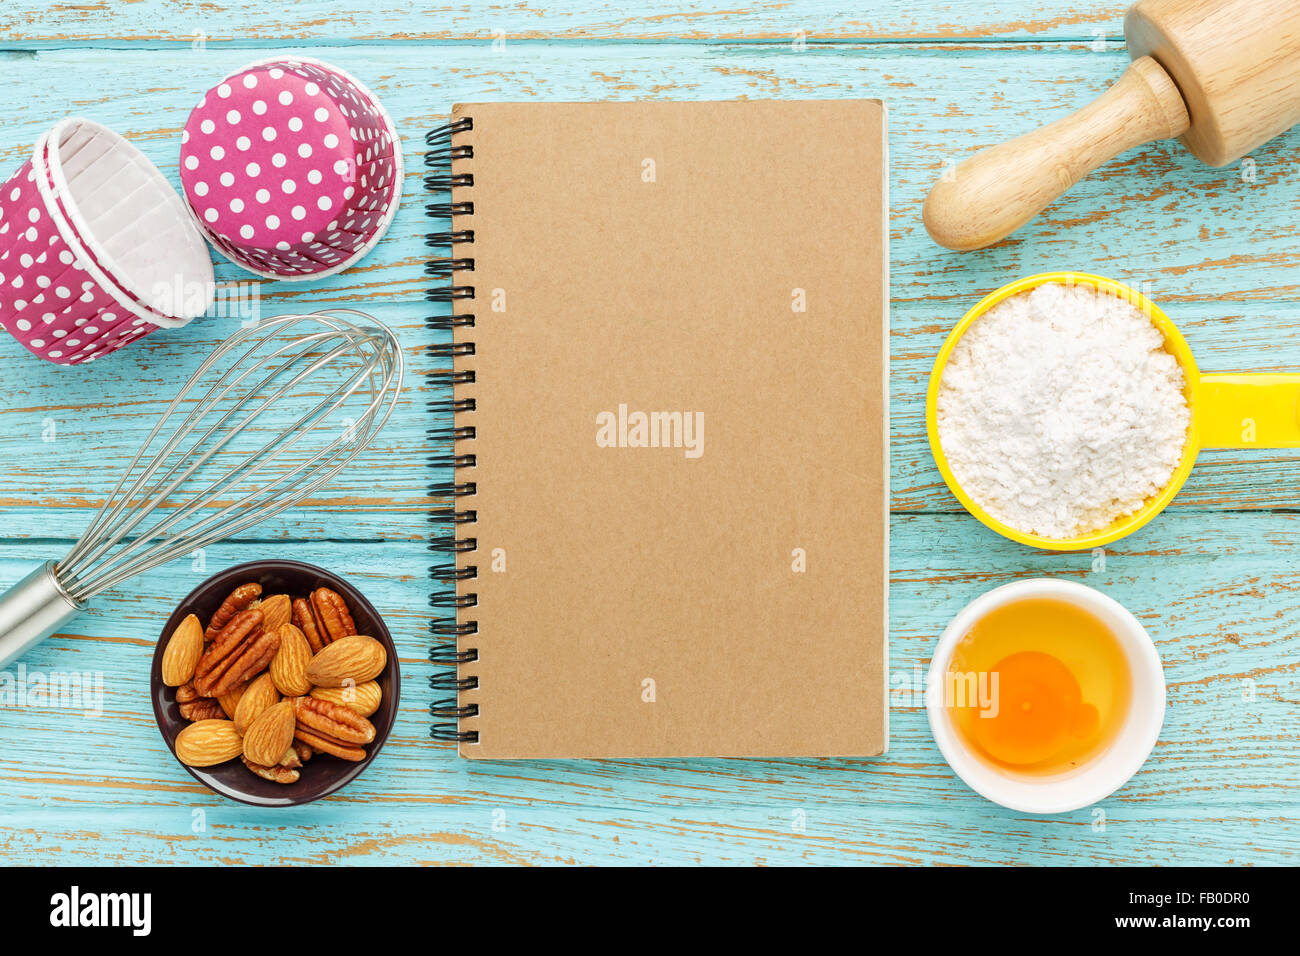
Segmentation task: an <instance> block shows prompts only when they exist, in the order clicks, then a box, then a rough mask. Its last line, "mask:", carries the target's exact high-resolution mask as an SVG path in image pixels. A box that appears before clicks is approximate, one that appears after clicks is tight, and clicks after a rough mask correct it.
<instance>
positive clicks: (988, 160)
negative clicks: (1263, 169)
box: [921, 56, 1190, 252]
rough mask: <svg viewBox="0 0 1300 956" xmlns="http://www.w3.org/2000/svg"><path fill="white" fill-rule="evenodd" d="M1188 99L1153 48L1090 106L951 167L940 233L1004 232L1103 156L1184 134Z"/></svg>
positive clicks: (987, 240)
mask: <svg viewBox="0 0 1300 956" xmlns="http://www.w3.org/2000/svg"><path fill="white" fill-rule="evenodd" d="M1189 125H1190V119H1189V117H1188V114H1187V106H1186V104H1185V103H1184V102H1183V97H1182V94H1181V93H1179V92H1178V87H1177V85H1176V84H1175V83H1174V81H1173V80H1172V79H1171V78H1170V77H1169V74H1168V73H1166V72H1165V70H1164V68H1163V67H1162V66H1161V65H1160V64H1159V63H1157V62H1156V61H1155V60H1154V59H1152V58H1151V57H1149V56H1144V57H1140V58H1138V59H1136V60H1134V61H1133V62H1132V64H1130V65H1129V68H1128V69H1127V70H1125V71H1124V75H1123V76H1121V77H1120V79H1119V81H1118V82H1117V83H1116V84H1115V85H1114V86H1112V87H1111V88H1110V89H1109V90H1107V91H1106V92H1105V93H1103V94H1102V95H1101V96H1100V97H1099V98H1098V99H1097V100H1095V101H1093V102H1092V103H1090V104H1089V105H1087V106H1085V107H1084V108H1083V109H1081V110H1079V111H1078V112H1077V113H1074V114H1073V115H1072V116H1067V117H1065V118H1064V119H1060V120H1057V121H1056V122H1055V123H1052V124H1051V125H1049V126H1044V127H1043V128H1042V129H1038V130H1035V131H1034V132H1032V133H1027V134H1025V135H1024V136H1021V137H1020V138H1019V139H1013V140H1011V141H1010V142H1008V143H1001V144H999V145H997V146H991V147H989V148H988V149H985V150H981V151H980V152H978V153H976V154H975V155H974V156H972V157H970V158H969V159H967V160H966V161H964V162H963V163H961V164H960V165H959V166H958V167H957V168H956V170H953V171H950V172H949V173H946V174H945V175H944V176H943V177H942V178H941V179H940V181H939V182H938V183H936V184H935V186H934V188H933V189H931V190H930V195H929V196H927V197H926V200H925V206H924V208H923V209H922V213H921V215H922V218H923V219H924V221H925V228H926V230H927V231H928V232H929V233H930V235H931V236H932V237H933V238H934V241H935V242H937V243H939V245H941V246H945V247H947V248H949V249H956V250H958V251H961V252H966V251H969V250H972V249H982V248H983V247H985V246H989V245H992V244H993V243H995V242H997V241H999V240H1001V239H1005V238H1006V237H1007V236H1009V235H1010V234H1011V233H1013V232H1015V231H1016V230H1017V229H1019V228H1020V227H1021V226H1023V225H1024V224H1025V223H1027V222H1028V221H1029V220H1030V219H1033V218H1034V217H1035V216H1037V215H1038V214H1039V213H1040V212H1042V211H1043V209H1045V208H1046V207H1047V206H1048V205H1049V204H1050V203H1051V202H1052V201H1053V200H1055V199H1056V198H1057V197H1059V196H1060V195H1061V194H1062V193H1063V192H1065V191H1066V190H1067V189H1069V188H1070V187H1071V186H1073V185H1074V184H1075V183H1077V182H1078V181H1079V180H1080V179H1082V178H1083V177H1084V176H1086V175H1088V173H1090V172H1092V171H1093V170H1094V169H1096V168H1097V167H1098V166H1100V165H1101V164H1102V163H1104V162H1106V161H1107V160H1109V159H1111V158H1113V157H1115V156H1118V155H1119V154H1120V153H1122V152H1124V151H1125V150H1129V149H1132V148H1133V147H1135V146H1141V145H1142V144H1143V143H1149V142H1151V141H1152V140H1157V139H1171V138H1173V137H1175V136H1181V135H1182V134H1183V133H1185V132H1186V131H1187V129H1188V127H1189Z"/></svg>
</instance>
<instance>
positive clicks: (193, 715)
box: [181, 697, 226, 722]
mask: <svg viewBox="0 0 1300 956" xmlns="http://www.w3.org/2000/svg"><path fill="white" fill-rule="evenodd" d="M181 716H182V717H184V718H185V719H186V720H188V721H191V722H193V721H196V720H222V719H224V718H225V716H226V712H225V711H224V710H222V709H221V705H220V704H219V703H217V702H216V701H215V700H213V699H212V698H211V697H200V698H198V699H197V700H191V701H188V702H186V703H184V704H181Z"/></svg>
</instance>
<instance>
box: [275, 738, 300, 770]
mask: <svg viewBox="0 0 1300 956" xmlns="http://www.w3.org/2000/svg"><path fill="white" fill-rule="evenodd" d="M279 765H280V766H281V767H288V768H289V769H290V770H298V769H300V768H301V767H302V758H301V757H299V756H298V751H297V750H296V749H294V746H293V745H292V744H290V745H289V749H288V750H286V751H285V752H284V756H283V757H281V758H280V764H279Z"/></svg>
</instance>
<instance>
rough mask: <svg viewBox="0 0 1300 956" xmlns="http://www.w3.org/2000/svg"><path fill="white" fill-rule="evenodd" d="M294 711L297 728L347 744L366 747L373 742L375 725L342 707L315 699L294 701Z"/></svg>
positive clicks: (307, 698) (298, 698) (330, 701)
mask: <svg viewBox="0 0 1300 956" xmlns="http://www.w3.org/2000/svg"><path fill="white" fill-rule="evenodd" d="M293 709H294V714H295V716H296V717H297V720H298V727H299V728H303V727H305V728H306V729H308V730H310V731H313V732H315V733H317V734H321V735H324V736H325V737H329V738H332V739H334V740H338V741H341V742H343V743H348V744H368V743H370V742H371V741H372V740H374V739H375V725H374V724H372V723H371V722H370V721H368V720H366V718H364V717H362V716H361V715H360V714H358V713H357V712H356V711H355V710H353V709H352V708H351V707H346V706H344V705H343V704H336V703H335V702H334V701H332V700H321V699H320V698H318V697H296V698H294V701H293ZM310 742H311V741H308V743H310Z"/></svg>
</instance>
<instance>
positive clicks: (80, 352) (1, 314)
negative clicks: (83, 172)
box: [0, 160, 158, 365]
mask: <svg viewBox="0 0 1300 956" xmlns="http://www.w3.org/2000/svg"><path fill="white" fill-rule="evenodd" d="M119 292H120V293H121V294H126V293H125V292H124V291H123V290H119ZM0 326H3V327H4V328H5V329H6V330H7V331H8V332H9V333H10V334H11V335H13V337H14V338H16V339H17V340H18V341H19V342H21V343H22V344H23V345H24V346H25V347H26V348H27V349H28V351H30V352H32V353H33V354H35V355H37V356H39V357H40V358H43V359H45V360H47V361H50V362H54V363H56V364H58V365H79V364H81V363H83V362H90V361H94V360H95V359H97V358H99V357H100V356H102V355H105V354H107V353H109V352H112V351H114V350H115V349H119V348H121V347H122V346H123V345H126V344H127V343H128V342H131V341H134V340H135V339H138V338H140V337H141V336H144V335H148V334H149V333H150V332H152V331H154V330H155V329H157V328H158V326H157V325H155V324H154V323H152V322H150V321H148V320H147V319H141V318H137V317H136V316H134V315H132V314H131V313H130V312H129V311H127V310H126V309H125V308H123V307H122V305H121V304H120V303H119V302H118V301H117V300H116V299H115V298H114V297H113V295H112V294H111V293H110V292H108V291H107V290H106V289H103V288H101V287H100V285H99V284H98V283H97V282H96V281H95V280H94V278H92V276H91V274H90V273H89V272H88V271H87V269H86V264H85V263H83V262H81V261H79V260H78V259H77V257H76V256H75V254H74V253H73V251H72V250H71V248H69V246H68V245H67V243H66V242H64V240H63V238H62V236H61V235H60V234H59V230H58V227H57V225H56V224H55V221H54V218H53V217H52V216H51V215H50V214H49V211H48V210H47V209H46V208H45V203H44V200H43V199H42V197H41V194H40V192H39V190H38V189H37V188H36V170H35V167H34V166H33V164H32V161H31V160H28V161H27V162H26V163H24V164H23V166H22V168H21V169H19V170H18V172H16V173H14V175H13V176H12V177H10V179H9V180H8V181H7V182H6V183H4V185H3V186H0Z"/></svg>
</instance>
